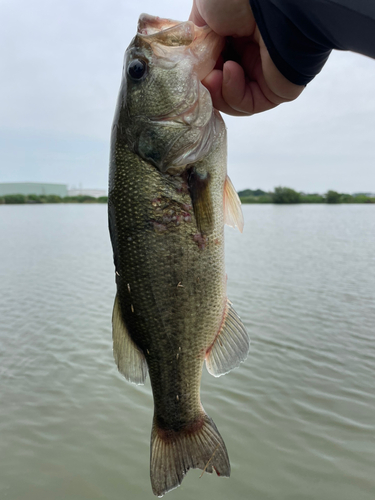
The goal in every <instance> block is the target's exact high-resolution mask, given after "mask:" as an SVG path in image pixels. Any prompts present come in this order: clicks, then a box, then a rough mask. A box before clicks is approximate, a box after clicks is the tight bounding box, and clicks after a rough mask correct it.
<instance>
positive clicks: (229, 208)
mask: <svg viewBox="0 0 375 500" xmlns="http://www.w3.org/2000/svg"><path fill="white" fill-rule="evenodd" d="M224 222H225V224H227V225H228V226H231V227H238V229H239V230H240V233H242V231H243V225H244V222H243V214H242V208H241V200H240V199H239V197H238V194H237V192H236V190H235V189H234V186H233V184H232V181H231V180H230V178H229V177H228V176H227V178H226V180H225V185H224Z"/></svg>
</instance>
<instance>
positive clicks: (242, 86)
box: [222, 61, 278, 114]
mask: <svg viewBox="0 0 375 500" xmlns="http://www.w3.org/2000/svg"><path fill="white" fill-rule="evenodd" d="M222 96H223V99H224V101H225V102H226V103H227V104H228V105H229V106H230V107H231V108H232V109H233V110H235V111H238V112H240V113H245V114H254V113H260V112H261V111H267V110H269V109H272V108H274V107H275V106H276V105H277V104H278V103H275V102H272V101H271V100H269V99H268V98H267V96H266V95H265V94H264V92H263V91H262V88H261V87H260V85H259V83H258V82H257V81H256V80H255V81H251V80H248V79H246V77H245V73H244V70H243V68H242V67H241V66H240V65H239V64H238V63H236V62H234V61H227V62H226V63H225V64H224V67H223V85H222Z"/></svg>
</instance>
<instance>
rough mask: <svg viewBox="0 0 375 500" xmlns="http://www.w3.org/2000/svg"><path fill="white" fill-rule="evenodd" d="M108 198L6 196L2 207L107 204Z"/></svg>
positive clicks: (0, 202)
mask: <svg viewBox="0 0 375 500" xmlns="http://www.w3.org/2000/svg"><path fill="white" fill-rule="evenodd" d="M107 202H108V196H100V197H99V198H94V197H93V196H88V195H78V196H65V197H64V198H61V197H60V196H57V195H56V194H48V195H37V194H28V195H24V194H5V195H4V196H0V205H11V204H18V205H19V204H24V203H28V204H35V203H107Z"/></svg>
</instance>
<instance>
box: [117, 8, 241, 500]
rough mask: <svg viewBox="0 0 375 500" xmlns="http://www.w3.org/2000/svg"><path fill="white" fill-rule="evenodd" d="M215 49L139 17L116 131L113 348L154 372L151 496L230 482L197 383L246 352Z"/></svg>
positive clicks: (214, 40) (207, 34)
mask: <svg viewBox="0 0 375 500" xmlns="http://www.w3.org/2000/svg"><path fill="white" fill-rule="evenodd" d="M222 49H223V39H222V38H221V37H219V36H218V35H216V34H215V33H214V32H213V31H211V30H210V29H209V28H208V27H204V28H198V27H196V26H195V25H194V24H193V23H191V22H183V23H180V22H177V21H170V20H167V19H160V18H155V17H151V16H147V15H142V16H141V17H140V19H139V23H138V32H137V35H136V36H135V38H134V39H133V40H132V42H131V44H130V46H129V47H128V49H127V51H126V54H125V60H124V67H123V77H122V83H121V88H120V93H119V98H118V103H117V109H116V113H115V117H114V123H113V128H112V141H111V157H110V176H109V200H108V209H109V228H110V234H111V241H112V246H113V253H114V263H115V268H116V283H117V296H116V299H115V304H114V309H113V351H114V357H115V360H116V363H117V366H118V368H119V370H120V372H121V373H122V374H123V375H124V376H125V378H126V379H127V380H129V381H130V382H133V383H136V384H143V383H144V381H145V378H146V375H147V372H149V374H150V379H151V386H152V392H153V397H154V419H153V425H152V432H151V463H150V469H151V471H150V474H151V484H152V489H153V492H154V494H155V495H158V496H162V495H164V494H165V493H166V492H167V491H169V490H171V489H173V488H176V487H177V486H179V485H180V484H181V481H182V479H183V477H184V475H185V474H186V473H187V471H188V470H189V469H190V468H199V469H202V470H204V471H206V472H213V471H214V470H215V471H216V473H217V474H218V475H220V476H229V475H230V465H229V459H228V454H227V450H226V447H225V444H224V441H223V439H222V437H221V435H220V434H219V432H218V430H217V428H216V426H215V424H214V422H213V421H212V419H211V418H210V417H209V416H208V415H207V414H206V413H205V411H204V410H203V407H202V405H201V402H200V381H201V375H202V368H203V363H204V361H206V367H207V369H208V371H209V372H210V373H211V374H212V375H214V376H216V377H218V376H220V375H223V374H224V373H227V372H228V371H230V370H231V369H232V368H234V367H236V366H238V365H239V364H240V362H241V361H243V360H244V359H245V358H246V356H247V353H248V349H249V339H248V335H247V333H246V331H245V328H244V326H243V324H242V322H241V320H240V318H239V317H238V315H237V314H236V312H235V311H234V309H233V307H232V305H231V303H230V302H229V301H228V299H227V296H226V274H225V269H224V222H227V223H229V224H230V225H232V226H235V225H237V226H238V227H239V229H240V230H242V226H243V219H242V212H241V207H240V202H239V199H238V196H237V193H236V192H235V190H234V188H233V186H232V184H231V182H230V180H229V178H228V177H227V174H226V129H225V125H224V122H223V120H222V118H221V116H220V114H219V112H218V111H216V110H215V109H213V106H212V102H211V97H210V94H209V92H208V91H207V89H206V88H205V87H204V86H203V85H202V84H201V80H202V79H203V78H204V77H205V76H206V75H207V74H208V73H209V72H210V71H211V70H212V69H213V67H214V65H215V61H216V60H217V58H218V56H219V54H220V52H221V50H222Z"/></svg>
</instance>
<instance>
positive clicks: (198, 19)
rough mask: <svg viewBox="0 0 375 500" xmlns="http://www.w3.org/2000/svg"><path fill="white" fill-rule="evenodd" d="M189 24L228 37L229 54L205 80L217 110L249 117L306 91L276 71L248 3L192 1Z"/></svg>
mask: <svg viewBox="0 0 375 500" xmlns="http://www.w3.org/2000/svg"><path fill="white" fill-rule="evenodd" d="M190 21H193V22H194V24H196V25H197V26H204V25H205V24H207V25H208V26H209V27H210V28H211V29H212V30H213V31H215V32H216V33H218V34H219V35H222V36H225V37H227V48H229V51H227V52H228V54H225V53H224V57H225V59H226V60H225V61H224V57H223V58H221V60H219V61H218V63H217V65H216V68H215V69H214V70H213V71H212V72H211V73H210V74H209V75H208V76H207V77H206V78H205V79H204V80H203V82H202V83H203V84H204V85H205V86H206V87H207V89H208V90H209V91H210V93H211V97H212V102H213V104H214V106H215V108H216V109H218V110H219V111H223V112H224V113H227V114H228V115H233V116H248V115H252V114H254V113H260V112H262V111H267V110H268V109H271V108H274V107H275V106H278V105H279V104H281V103H283V102H288V101H293V100H294V99H296V98H297V97H298V96H299V95H300V94H301V92H302V90H303V89H304V88H305V87H304V86H300V85H295V84H294V83H291V82H290V81H289V80H287V79H286V78H285V77H284V76H283V75H282V74H281V73H280V71H279V70H278V69H277V68H276V66H275V65H274V63H273V62H272V59H271V57H270V55H269V53H268V50H267V48H266V46H265V44H264V42H263V39H262V37H261V34H260V32H259V29H258V27H257V25H256V23H255V19H254V16H253V13H252V11H251V7H250V3H249V0H193V8H192V11H191V14H190Z"/></svg>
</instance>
